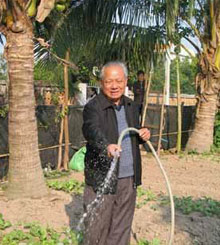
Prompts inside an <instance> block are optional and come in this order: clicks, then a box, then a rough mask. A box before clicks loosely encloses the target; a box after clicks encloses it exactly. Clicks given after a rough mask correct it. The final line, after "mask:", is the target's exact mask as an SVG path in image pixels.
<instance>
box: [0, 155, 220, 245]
mask: <svg viewBox="0 0 220 245" xmlns="http://www.w3.org/2000/svg"><path fill="white" fill-rule="evenodd" d="M142 158H143V185H142V188H144V189H150V190H151V192H152V193H154V194H155V195H157V196H167V195H168V194H167V189H166V185H165V181H164V178H163V176H162V174H161V171H160V169H159V167H158V166H157V163H156V162H155V160H154V159H153V157H152V156H151V155H150V154H147V155H146V154H145V153H143V155H142ZM161 160H162V162H163V165H164V168H165V170H166V172H167V175H168V177H169V179H170V183H171V187H172V191H173V194H174V195H175V196H178V197H183V196H192V197H193V198H195V199H197V198H201V197H204V196H206V197H210V198H212V199H214V200H217V201H220V191H219V186H220V178H219V176H220V159H219V158H217V157H215V158H214V157H212V156H209V157H208V156H197V155H191V156H190V155H187V156H183V157H178V156H176V155H172V154H164V155H161ZM69 178H75V179H77V180H80V181H83V174H81V173H72V174H71V176H69ZM153 206H154V207H155V201H151V202H148V203H147V204H146V205H144V206H142V207H141V208H139V209H136V211H135V217H134V222H133V228H132V229H133V235H132V244H136V242H135V238H137V239H142V238H144V239H147V240H152V239H153V238H156V237H158V238H159V239H160V241H161V242H162V244H165V243H166V240H167V239H168V237H169V229H170V207H169V205H166V206H159V205H158V206H156V208H152V207H153ZM0 213H2V214H3V215H4V218H5V219H6V220H10V221H11V222H12V223H14V224H15V223H16V222H30V221H39V222H40V223H41V224H45V225H49V226H51V227H54V228H56V229H57V230H59V229H61V228H62V227H64V226H71V227H73V228H74V227H76V225H77V224H78V221H79V219H80V217H81V215H82V197H80V196H73V195H70V194H66V193H64V192H58V191H51V195H50V197H48V198H44V199H41V200H28V199H23V200H14V201H8V200H6V199H5V198H3V197H1V196H0ZM175 223H176V225H175V238H174V244H177V245H187V244H204V245H215V244H216V245H217V244H220V219H219V218H217V217H207V216H203V215H201V214H199V213H192V214H189V215H184V214H182V213H180V212H179V211H176V215H175ZM113 245H117V244H113Z"/></svg>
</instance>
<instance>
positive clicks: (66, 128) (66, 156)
mask: <svg viewBox="0 0 220 245" xmlns="http://www.w3.org/2000/svg"><path fill="white" fill-rule="evenodd" d="M65 59H66V60H67V61H69V59H70V52H69V50H67V52H66V57H65ZM64 91H65V98H64V107H65V116H64V135H65V150H64V159H63V166H64V169H65V170H67V169H68V163H69V125H68V98H69V77H68V65H67V64H64Z"/></svg>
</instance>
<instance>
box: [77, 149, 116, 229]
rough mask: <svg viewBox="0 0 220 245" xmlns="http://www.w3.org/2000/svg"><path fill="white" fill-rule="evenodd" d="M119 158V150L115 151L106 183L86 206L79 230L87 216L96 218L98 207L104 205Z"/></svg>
mask: <svg viewBox="0 0 220 245" xmlns="http://www.w3.org/2000/svg"><path fill="white" fill-rule="evenodd" d="M118 158H119V152H115V155H114V158H113V160H112V162H111V166H110V169H109V171H108V173H107V176H106V178H105V180H104V183H103V185H102V187H101V189H100V190H99V191H98V192H97V194H96V198H95V200H94V201H92V202H91V203H90V204H89V205H88V206H87V207H86V209H87V211H86V212H85V213H84V214H83V216H82V218H81V219H80V221H79V224H78V226H77V228H76V230H77V231H78V232H80V231H81V230H82V225H83V223H84V220H85V219H86V218H87V216H88V215H91V217H92V218H94V217H95V214H96V210H97V208H98V207H100V206H101V205H102V202H103V201H104V193H105V190H106V188H108V187H110V185H111V180H112V178H113V174H114V173H115V170H116V167H117V162H118ZM91 222H92V219H91ZM90 225H91V224H90Z"/></svg>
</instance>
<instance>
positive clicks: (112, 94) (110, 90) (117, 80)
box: [101, 65, 127, 104]
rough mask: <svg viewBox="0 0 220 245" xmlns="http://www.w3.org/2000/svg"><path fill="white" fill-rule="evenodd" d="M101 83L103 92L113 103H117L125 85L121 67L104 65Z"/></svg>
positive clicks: (125, 81)
mask: <svg viewBox="0 0 220 245" xmlns="http://www.w3.org/2000/svg"><path fill="white" fill-rule="evenodd" d="M101 84H102V91H103V93H104V94H105V95H106V96H107V97H108V98H109V99H110V100H111V101H113V102H114V103H115V104H119V102H120V99H121V96H122V95H123V94H124V92H125V88H126V86H127V78H126V77H125V74H124V71H123V69H122V67H120V66H118V65H112V66H109V67H106V68H105V70H104V77H103V80H102V81H101Z"/></svg>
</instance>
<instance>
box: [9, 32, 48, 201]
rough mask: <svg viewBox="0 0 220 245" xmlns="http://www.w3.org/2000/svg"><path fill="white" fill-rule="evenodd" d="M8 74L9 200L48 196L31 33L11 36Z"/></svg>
mask: <svg viewBox="0 0 220 245" xmlns="http://www.w3.org/2000/svg"><path fill="white" fill-rule="evenodd" d="M6 52H7V59H8V73H9V82H10V84H9V153H10V157H9V166H10V167H9V186H8V189H7V190H6V195H7V196H8V197H9V198H20V197H34V198H39V197H42V196H44V195H46V194H47V187H46V184H45V181H44V177H43V172H42V168H41V162H40V157H39V151H38V133H37V123H36V117H35V99H34V84H33V66H34V53H33V41H32V33H31V31H27V32H21V33H12V32H10V33H8V35H7V51H6Z"/></svg>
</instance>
